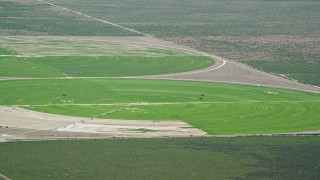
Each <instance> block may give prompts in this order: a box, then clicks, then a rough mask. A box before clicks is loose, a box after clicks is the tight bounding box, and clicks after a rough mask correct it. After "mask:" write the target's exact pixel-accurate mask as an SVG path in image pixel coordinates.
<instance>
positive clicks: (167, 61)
mask: <svg viewBox="0 0 320 180" xmlns="http://www.w3.org/2000/svg"><path fill="white" fill-rule="evenodd" d="M0 63H1V67H0V76H6V77H9V76H11V77H62V76H71V77H113V76H139V75H154V74H167V73H177V72H183V71H191V70H196V69H201V68H205V67H208V66H210V65H213V60H211V59H210V58H208V57H203V56H165V57H142V56H86V57H82V56H81V57H73V56H64V57H61V56H59V57H32V58H27V57H24V58H21V57H0Z"/></svg>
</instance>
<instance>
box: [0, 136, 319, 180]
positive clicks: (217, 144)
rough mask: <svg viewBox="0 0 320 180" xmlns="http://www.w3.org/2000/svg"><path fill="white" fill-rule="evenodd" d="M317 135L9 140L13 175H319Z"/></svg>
mask: <svg viewBox="0 0 320 180" xmlns="http://www.w3.org/2000/svg"><path fill="white" fill-rule="evenodd" d="M319 148H320V139H319V138H317V137H239V138H169V139H110V140H75V141H40V142H35V141H33V142H6V143H1V145H0V152H1V154H0V161H1V163H0V169H1V173H2V174H4V175H6V176H8V177H10V178H12V179H92V178H94V179H128V177H129V178H130V179H278V178H280V179H293V180H294V179H319V177H320V174H319V158H320V156H319Z"/></svg>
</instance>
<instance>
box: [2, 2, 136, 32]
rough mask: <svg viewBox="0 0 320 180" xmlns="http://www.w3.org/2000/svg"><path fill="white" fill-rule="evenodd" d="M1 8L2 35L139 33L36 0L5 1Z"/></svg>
mask: <svg viewBox="0 0 320 180" xmlns="http://www.w3.org/2000/svg"><path fill="white" fill-rule="evenodd" d="M0 9H1V11H0V21H1V23H0V35H62V36H65V35H78V36H90V35H91V36H96V35H98V36H101V35H111V36H139V34H136V33H132V32H129V31H126V30H123V29H121V28H117V27H115V26H112V25H108V24H104V23H101V22H98V21H95V20H92V19H89V18H85V17H82V16H79V15H76V14H73V13H70V12H65V11H63V10H61V9H58V8H54V7H52V6H50V5H47V4H43V3H40V2H38V1H35V0H34V1H33V0H30V1H28V2H24V1H20V2H19V1H10V0H1V1H0Z"/></svg>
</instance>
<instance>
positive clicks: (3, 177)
mask: <svg viewBox="0 0 320 180" xmlns="http://www.w3.org/2000/svg"><path fill="white" fill-rule="evenodd" d="M0 179H3V180H11V179H10V178H8V177H7V176H5V175H3V174H2V173H1V172H0Z"/></svg>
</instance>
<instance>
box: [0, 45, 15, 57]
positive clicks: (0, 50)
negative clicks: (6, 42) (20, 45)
mask: <svg viewBox="0 0 320 180" xmlns="http://www.w3.org/2000/svg"><path fill="white" fill-rule="evenodd" d="M15 54H16V52H14V51H12V50H9V49H7V48H1V47H0V55H15Z"/></svg>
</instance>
